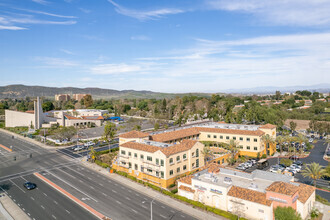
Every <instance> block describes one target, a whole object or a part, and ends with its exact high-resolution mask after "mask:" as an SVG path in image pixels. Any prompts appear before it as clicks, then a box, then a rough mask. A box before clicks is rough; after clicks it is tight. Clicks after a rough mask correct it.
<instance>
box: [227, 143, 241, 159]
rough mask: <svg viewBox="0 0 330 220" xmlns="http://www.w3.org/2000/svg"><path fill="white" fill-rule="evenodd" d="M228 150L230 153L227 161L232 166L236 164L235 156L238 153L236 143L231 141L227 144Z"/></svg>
mask: <svg viewBox="0 0 330 220" xmlns="http://www.w3.org/2000/svg"><path fill="white" fill-rule="evenodd" d="M228 149H229V151H230V153H231V158H230V159H229V160H227V161H228V163H229V164H230V165H233V164H234V163H235V162H236V160H235V155H236V153H237V152H238V142H237V141H235V140H233V139H231V140H230V141H229V144H228Z"/></svg>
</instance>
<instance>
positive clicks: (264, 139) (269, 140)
mask: <svg viewBox="0 0 330 220" xmlns="http://www.w3.org/2000/svg"><path fill="white" fill-rule="evenodd" d="M261 142H262V143H263V144H264V145H265V146H266V149H267V154H269V153H268V149H269V148H270V147H271V146H274V145H275V144H276V142H275V139H274V138H273V137H271V136H270V135H269V134H266V135H263V136H262V137H261Z"/></svg>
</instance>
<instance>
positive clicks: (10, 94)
mask: <svg viewBox="0 0 330 220" xmlns="http://www.w3.org/2000/svg"><path fill="white" fill-rule="evenodd" d="M56 94H70V95H72V94H91V95H92V97H93V98H94V99H100V98H103V99H122V98H137V99H144V98H155V99H163V98H174V97H176V96H184V95H197V96H203V97H208V96H211V93H182V94H181V93H180V94H179V93H160V92H152V91H144V90H143V91H135V90H122V91H119V90H114V89H100V88H75V87H62V88H58V87H45V86H25V85H8V86H1V87H0V98H2V99H3V98H24V97H36V96H44V97H48V98H54V97H55V95H56Z"/></svg>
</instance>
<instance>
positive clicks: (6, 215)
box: [0, 193, 30, 220]
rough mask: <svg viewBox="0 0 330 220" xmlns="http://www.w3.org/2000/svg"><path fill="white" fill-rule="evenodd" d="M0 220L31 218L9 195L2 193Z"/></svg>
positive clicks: (26, 219)
mask: <svg viewBox="0 0 330 220" xmlns="http://www.w3.org/2000/svg"><path fill="white" fill-rule="evenodd" d="M0 219H1V220H2V219H4V220H5V219H7V220H14V219H15V220H29V219H30V218H29V217H28V216H27V215H26V214H25V212H23V211H22V210H21V209H20V208H19V207H18V206H17V205H16V204H15V203H14V202H13V201H12V200H11V199H10V198H9V197H8V195H7V194H5V193H2V194H1V197H0Z"/></svg>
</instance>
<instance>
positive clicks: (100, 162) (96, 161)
mask: <svg viewBox="0 0 330 220" xmlns="http://www.w3.org/2000/svg"><path fill="white" fill-rule="evenodd" d="M95 163H96V164H97V165H99V166H101V167H103V168H108V167H110V165H109V164H107V163H103V162H102V161H100V160H95Z"/></svg>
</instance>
